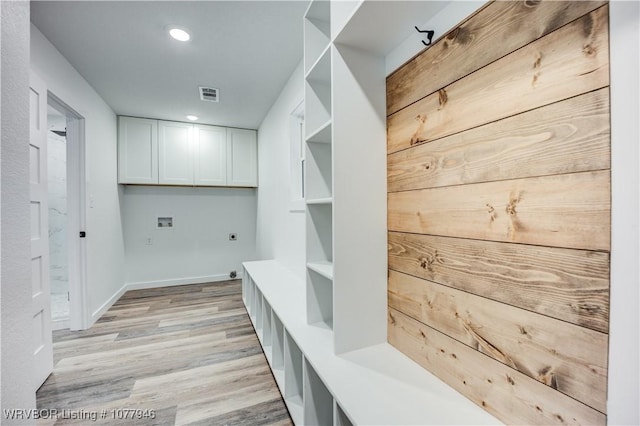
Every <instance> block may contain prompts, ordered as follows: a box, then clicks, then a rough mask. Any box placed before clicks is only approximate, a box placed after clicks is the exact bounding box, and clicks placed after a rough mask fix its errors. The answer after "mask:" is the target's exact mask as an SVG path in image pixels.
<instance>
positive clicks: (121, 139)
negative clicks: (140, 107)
mask: <svg viewBox="0 0 640 426" xmlns="http://www.w3.org/2000/svg"><path fill="white" fill-rule="evenodd" d="M118 183H139V184H157V183H158V121H157V120H147V119H144V118H133V117H118Z"/></svg>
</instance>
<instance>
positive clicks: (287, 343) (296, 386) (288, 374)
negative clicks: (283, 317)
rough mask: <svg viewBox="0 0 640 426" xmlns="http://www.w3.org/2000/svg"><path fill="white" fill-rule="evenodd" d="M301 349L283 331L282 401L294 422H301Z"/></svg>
mask: <svg viewBox="0 0 640 426" xmlns="http://www.w3.org/2000/svg"><path fill="white" fill-rule="evenodd" d="M302 361H303V359H302V351H300V348H299V347H298V345H297V344H296V342H295V341H294V340H293V338H292V337H291V336H290V335H289V333H287V332H286V331H285V333H284V401H285V403H286V404H287V408H288V409H289V414H291V418H292V420H293V422H294V423H295V424H302V410H303V405H302V401H303V387H302V373H303V372H302Z"/></svg>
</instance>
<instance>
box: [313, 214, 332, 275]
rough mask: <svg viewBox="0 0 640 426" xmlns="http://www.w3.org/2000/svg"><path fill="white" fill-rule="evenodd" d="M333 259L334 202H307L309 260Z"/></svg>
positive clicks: (324, 260) (329, 260)
mask: <svg viewBox="0 0 640 426" xmlns="http://www.w3.org/2000/svg"><path fill="white" fill-rule="evenodd" d="M331 261H333V220H332V204H331V203H329V202H327V203H322V204H310V203H308V204H307V262H331Z"/></svg>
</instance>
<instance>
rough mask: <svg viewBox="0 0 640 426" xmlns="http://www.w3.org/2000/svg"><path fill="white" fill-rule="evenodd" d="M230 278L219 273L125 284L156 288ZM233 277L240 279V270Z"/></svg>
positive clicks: (134, 288) (141, 287)
mask: <svg viewBox="0 0 640 426" xmlns="http://www.w3.org/2000/svg"><path fill="white" fill-rule="evenodd" d="M231 279H232V278H229V274H220V275H206V276H204V277H189V278H175V279H171V280H160V281H141V282H136V283H126V284H125V286H126V287H127V291H128V290H143V289H147V288H158V287H172V286H176V285H186V284H203V283H213V282H218V281H229V280H231ZM233 279H237V280H239V279H242V272H238V276H237V277H236V278H233Z"/></svg>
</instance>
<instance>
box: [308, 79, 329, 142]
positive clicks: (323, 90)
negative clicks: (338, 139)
mask: <svg viewBox="0 0 640 426" xmlns="http://www.w3.org/2000/svg"><path fill="white" fill-rule="evenodd" d="M304 87H305V90H304V93H305V128H306V129H307V134H306V135H305V137H307V138H308V137H309V136H310V135H311V134H313V133H315V132H316V131H317V129H319V128H321V127H322V126H324V125H325V123H327V121H329V120H331V82H330V81H321V80H312V81H309V80H305V83H304Z"/></svg>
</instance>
